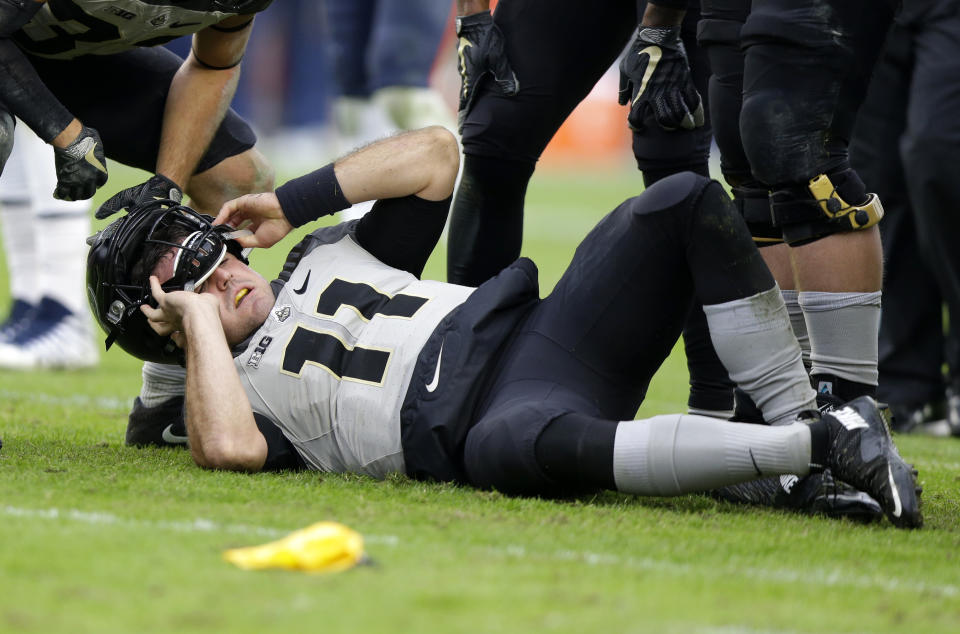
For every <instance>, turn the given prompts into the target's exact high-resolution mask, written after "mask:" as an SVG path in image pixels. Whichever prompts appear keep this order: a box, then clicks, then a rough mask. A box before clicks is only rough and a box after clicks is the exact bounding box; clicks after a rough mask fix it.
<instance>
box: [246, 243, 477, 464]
mask: <svg viewBox="0 0 960 634" xmlns="http://www.w3.org/2000/svg"><path fill="white" fill-rule="evenodd" d="M473 290H474V289H473V288H468V287H464V286H457V285H453V284H445V283H442V282H435V281H421V280H418V279H417V278H416V277H414V276H413V275H411V274H409V273H407V272H405V271H400V270H397V269H395V268H392V267H389V266H387V265H386V264H383V263H382V262H380V261H379V260H377V259H376V258H375V257H373V256H372V255H371V254H370V253H368V252H367V251H366V250H364V249H363V248H361V247H360V246H359V245H358V244H357V243H356V242H355V241H354V240H353V238H352V237H350V236H345V237H343V238H341V239H340V240H339V241H337V242H335V243H333V244H326V245H322V246H318V247H316V248H315V249H314V250H313V251H311V252H310V253H308V254H307V255H305V256H304V257H303V258H302V259H301V260H300V262H299V263H298V264H297V267H296V269H295V270H294V271H293V273H292V274H291V276H290V278H289V280H288V281H287V283H286V285H285V286H284V287H283V289H282V290H281V291H280V294H279V295H278V297H277V301H276V303H275V304H274V306H273V310H272V311H271V313H270V316H269V317H268V318H267V321H266V322H265V323H264V325H263V326H262V327H261V328H260V329H259V330H258V331H257V332H256V333H254V335H253V337H252V338H251V339H250V344H249V346H248V348H247V349H246V350H245V351H244V352H243V353H242V354H240V355H239V356H238V357H236V359H235V364H236V367H237V370H238V372H239V374H240V379H241V382H242V383H243V386H244V389H245V390H246V393H247V396H248V397H249V399H250V405H251V406H252V407H253V411H254V412H257V413H259V414H262V415H264V416H266V417H267V418H269V419H270V420H271V421H273V422H274V423H275V424H276V425H277V426H278V427H280V429H281V430H282V431H283V434H284V435H285V436H286V437H287V439H289V440H290V441H291V442H292V443H293V445H294V446H295V447H296V449H297V451H298V452H299V453H300V455H301V456H302V457H303V458H304V460H305V461H306V463H307V465H308V466H309V467H310V468H312V469H319V470H323V471H338V472H343V471H348V472H354V473H364V474H367V475H371V476H374V477H383V476H385V475H387V474H388V473H391V472H395V471H400V472H402V471H403V470H404V461H403V450H402V448H401V446H400V408H401V406H402V404H403V399H404V397H405V395H406V393H407V386H408V384H409V382H410V377H411V375H412V373H413V368H414V364H415V363H416V361H417V356H418V355H419V353H420V350H421V348H422V347H423V345H424V344H425V343H426V341H427V339H428V337H429V336H430V334H431V333H432V332H433V331H434V329H435V328H436V326H437V324H439V323H440V321H441V320H442V319H443V318H444V317H445V316H446V315H447V314H448V313H449V312H450V311H451V310H453V309H454V308H455V307H457V306H459V305H460V304H461V303H463V301H464V300H466V298H467V297H468V296H469V295H470V293H472V292H473Z"/></svg>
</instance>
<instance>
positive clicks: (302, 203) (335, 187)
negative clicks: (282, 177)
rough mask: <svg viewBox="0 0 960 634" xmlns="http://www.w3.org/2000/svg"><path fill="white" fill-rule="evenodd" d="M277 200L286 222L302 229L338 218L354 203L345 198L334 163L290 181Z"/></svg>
mask: <svg viewBox="0 0 960 634" xmlns="http://www.w3.org/2000/svg"><path fill="white" fill-rule="evenodd" d="M275 193H276V195H277V200H278V201H280V208H281V209H282V210H283V215H284V216H286V217H287V221H288V222H289V223H290V224H291V225H293V226H294V227H300V226H303V225H305V224H306V223H308V222H310V221H311V220H316V219H317V218H319V217H321V216H328V215H331V214H335V213H337V212H338V211H340V210H341V209H346V208H347V207H349V206H350V205H351V204H352V203H351V202H350V201H349V200H347V199H346V198H345V197H344V195H343V190H342V189H340V183H339V182H338V181H337V175H336V174H334V172H333V163H330V164H329V165H325V166H323V167H321V168H320V169H318V170H315V171H313V172H310V173H309V174H304V175H303V176H300V177H299V178H294V179H293V180H289V181H287V182H286V183H284V184H283V185H281V186H280V187H277V190H276V192H275Z"/></svg>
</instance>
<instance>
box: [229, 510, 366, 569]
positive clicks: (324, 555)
mask: <svg viewBox="0 0 960 634" xmlns="http://www.w3.org/2000/svg"><path fill="white" fill-rule="evenodd" d="M223 558H224V559H226V560H227V561H229V562H230V563H232V564H234V565H236V566H238V567H240V568H243V569H244V570H263V569H264V568H284V569H286V570H302V571H304V572H340V571H342V570H347V569H348V568H352V567H353V566H355V565H357V564H358V563H360V562H361V561H364V559H365V556H364V554H363V537H362V536H361V535H360V533H358V532H356V531H355V530H353V529H351V528H349V527H347V526H344V525H343V524H339V523H337V522H317V523H316V524H313V525H311V526H308V527H306V528H302V529H300V530H298V531H294V532H293V533H290V534H289V535H287V536H286V537H283V538H282V539H278V540H277V541H273V542H270V543H268V544H263V545H261V546H250V547H247V548H233V549H231V550H225V551H224V552H223Z"/></svg>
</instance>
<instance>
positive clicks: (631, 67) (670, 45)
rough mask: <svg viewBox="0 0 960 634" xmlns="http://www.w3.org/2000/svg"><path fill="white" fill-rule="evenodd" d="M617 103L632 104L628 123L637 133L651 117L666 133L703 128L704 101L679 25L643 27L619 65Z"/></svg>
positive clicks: (622, 104)
mask: <svg viewBox="0 0 960 634" xmlns="http://www.w3.org/2000/svg"><path fill="white" fill-rule="evenodd" d="M618 101H619V102H620V105H621V106H624V105H626V104H627V103H629V104H630V114H628V115H627V123H629V125H630V129H632V130H635V131H638V132H642V131H643V129H644V128H645V127H646V124H645V123H644V119H645V118H646V117H647V115H648V114H652V115H653V118H654V120H655V121H656V122H657V123H658V124H659V125H660V127H661V128H663V129H665V130H675V129H677V128H684V129H686V130H692V129H693V128H699V127H700V126H702V125H703V121H704V115H703V102H702V101H701V99H700V93H698V92H697V89H696V87H694V85H693V79H692V78H691V77H690V64H689V63H687V52H686V50H684V48H683V42H682V41H681V40H680V27H679V26H671V27H651V26H641V27H640V30H639V31H638V32H637V37H636V38H635V39H634V41H633V44H631V45H630V50H629V51H627V54H626V55H624V57H623V60H621V62H620V94H619V99H618Z"/></svg>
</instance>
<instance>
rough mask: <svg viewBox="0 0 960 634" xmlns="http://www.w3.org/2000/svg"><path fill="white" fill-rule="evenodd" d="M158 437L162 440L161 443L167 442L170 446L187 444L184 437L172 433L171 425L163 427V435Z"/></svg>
mask: <svg viewBox="0 0 960 634" xmlns="http://www.w3.org/2000/svg"><path fill="white" fill-rule="evenodd" d="M160 437H161V438H163V442H168V443H170V444H171V445H185V444H186V443H187V437H186V436H181V435H179V434H175V433H173V425H167V426H166V427H164V428H163V433H162V434H160Z"/></svg>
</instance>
